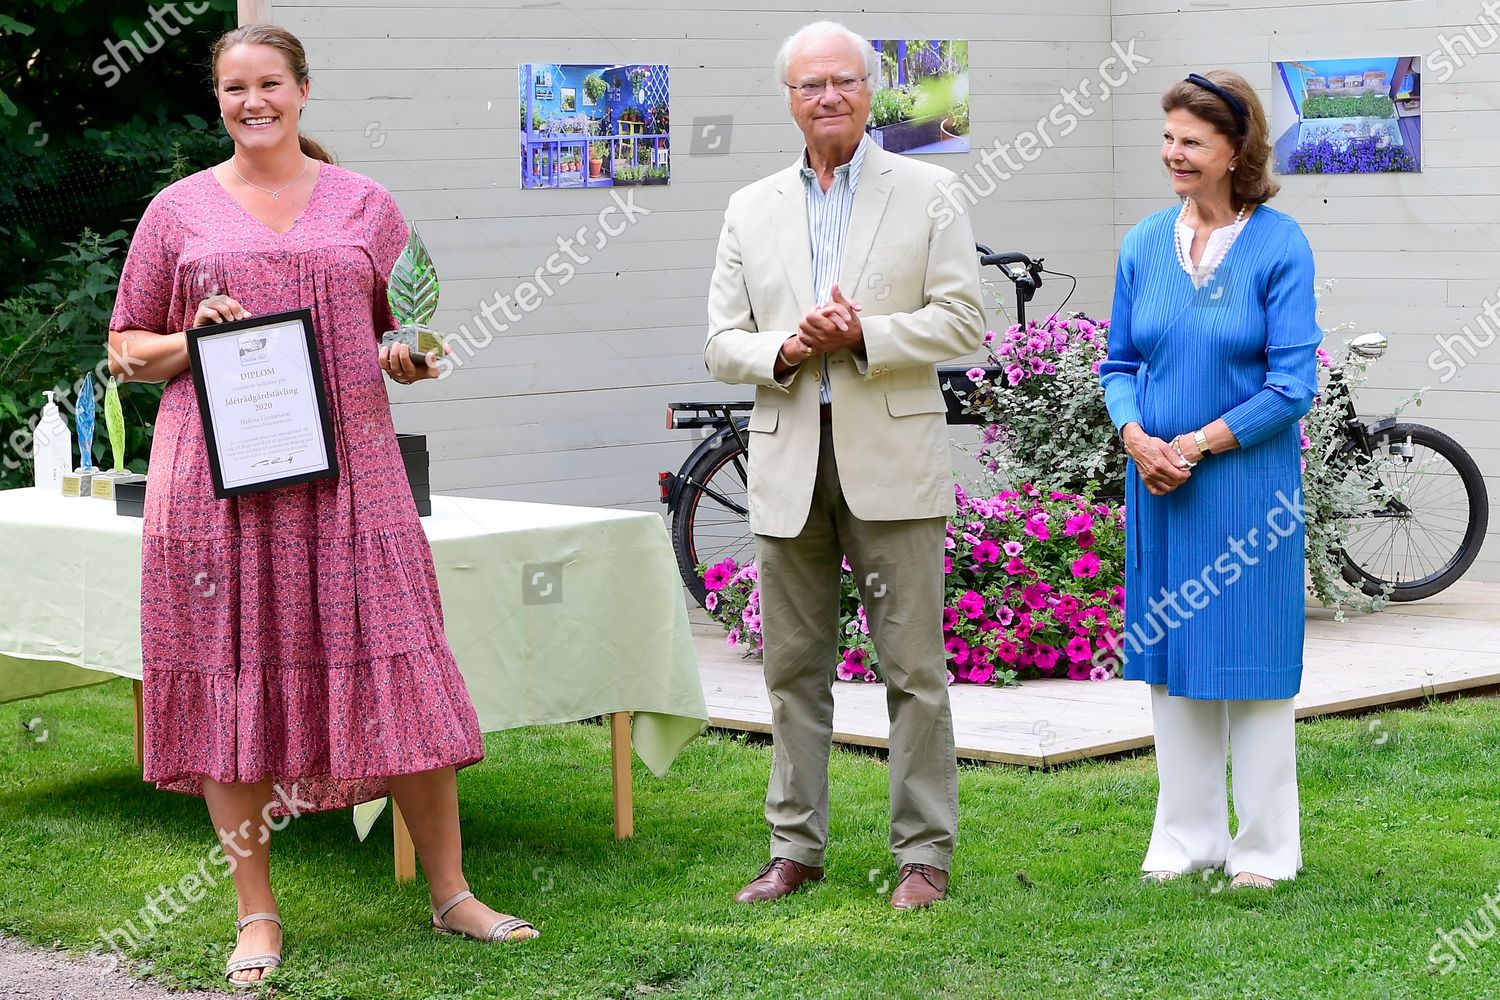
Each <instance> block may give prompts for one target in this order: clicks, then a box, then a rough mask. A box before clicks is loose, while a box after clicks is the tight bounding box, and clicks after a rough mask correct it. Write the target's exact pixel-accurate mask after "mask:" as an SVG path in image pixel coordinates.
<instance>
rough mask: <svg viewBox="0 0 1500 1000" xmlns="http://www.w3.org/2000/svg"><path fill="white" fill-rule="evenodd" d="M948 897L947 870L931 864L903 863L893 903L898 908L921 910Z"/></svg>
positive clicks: (893, 895)
mask: <svg viewBox="0 0 1500 1000" xmlns="http://www.w3.org/2000/svg"><path fill="white" fill-rule="evenodd" d="M947 898H948V873H947V872H945V871H943V870H942V869H941V868H934V867H932V866H931V865H902V866H901V875H900V876H899V877H898V878H897V879H896V891H895V892H893V893H891V905H892V906H894V907H895V908H896V909H898V910H920V909H923V908H925V907H928V906H931V905H932V904H933V903H935V902H937V901H938V900H940V899H947Z"/></svg>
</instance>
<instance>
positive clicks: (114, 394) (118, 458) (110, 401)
mask: <svg viewBox="0 0 1500 1000" xmlns="http://www.w3.org/2000/svg"><path fill="white" fill-rule="evenodd" d="M104 429H105V430H106V431H107V432H108V433H109V450H110V453H111V454H112V455H113V456H114V460H115V467H114V468H113V469H110V470H109V471H108V472H96V473H94V482H93V495H94V496H95V497H96V498H98V499H100V500H114V499H115V498H116V495H115V487H117V486H120V485H122V484H124V483H139V482H143V481H144V480H145V478H146V477H145V476H143V475H141V474H140V473H139V472H131V471H130V470H129V469H127V468H125V411H124V410H123V409H122V408H121V407H120V386H119V384H118V383H116V382H115V380H114V378H113V377H111V378H110V380H109V382H108V383H107V384H106V385H105V387H104Z"/></svg>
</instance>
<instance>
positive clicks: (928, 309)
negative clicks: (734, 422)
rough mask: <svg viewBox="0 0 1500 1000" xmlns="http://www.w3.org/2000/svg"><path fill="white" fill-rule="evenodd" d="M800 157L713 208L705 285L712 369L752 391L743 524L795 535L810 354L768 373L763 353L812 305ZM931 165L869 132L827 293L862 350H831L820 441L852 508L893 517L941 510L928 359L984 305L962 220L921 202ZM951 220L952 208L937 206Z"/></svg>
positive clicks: (975, 326)
mask: <svg viewBox="0 0 1500 1000" xmlns="http://www.w3.org/2000/svg"><path fill="white" fill-rule="evenodd" d="M801 166H802V158H801V156H800V155H799V156H798V158H797V162H796V163H795V164H794V165H793V166H791V167H789V168H787V169H786V170H782V171H779V172H778V173H775V174H772V175H771V176H770V177H767V178H764V179H763V180H759V181H756V182H755V183H754V184H751V185H749V186H747V187H744V188H741V189H740V190H739V191H736V192H735V193H734V195H733V196H732V197H731V198H730V199H729V207H728V209H726V210H725V212H724V229H723V231H722V232H721V233H720V235H719V249H718V259H717V261H716V262H715V264H714V274H713V282H712V284H711V286H710V288H709V293H708V343H707V346H706V347H705V349H704V354H703V358H704V361H705V363H706V364H707V365H708V370H709V372H710V373H712V374H713V377H714V378H716V379H718V380H719V381H721V382H728V383H731V384H735V385H754V386H755V387H756V388H755V408H754V410H752V411H751V414H750V435H749V442H750V468H749V479H750V484H749V485H750V526H751V528H752V529H753V530H754V531H755V532H757V533H758V534H763V535H772V536H776V537H781V538H791V537H795V536H796V535H798V534H799V533H801V530H802V526H803V525H804V524H805V523H806V521H807V512H808V510H809V508H810V506H811V501H812V490H813V478H814V476H815V474H816V472H817V466H818V442H819V435H820V433H821V427H820V423H821V421H820V418H819V413H818V402H819V400H818V396H819V389H820V388H821V383H822V379H823V372H822V364H821V359H820V358H818V357H813V358H810V359H809V360H808V361H806V362H804V363H803V364H801V365H799V366H798V368H797V369H796V370H794V371H793V372H791V373H790V374H789V375H787V376H783V379H782V380H781V381H778V380H777V379H776V378H775V376H774V374H773V372H774V368H775V364H776V352H777V350H778V349H779V348H780V347H781V344H782V342H783V341H785V340H786V338H788V337H790V336H791V335H792V334H794V333H796V332H797V327H798V325H799V324H800V323H801V321H802V318H803V316H805V315H806V314H807V311H808V310H809V309H812V308H813V307H814V306H816V305H818V304H819V303H816V302H814V301H813V279H812V250H811V248H810V246H809V239H810V238H809V236H808V229H807V193H806V189H805V188H804V186H803V180H802V177H801V174H800V170H801ZM954 182H955V177H954V175H953V173H952V172H951V171H949V170H946V169H944V168H942V167H938V166H934V165H932V164H930V163H924V162H922V161H920V160H914V159H910V158H907V157H903V156H898V155H896V154H894V153H887V152H886V151H885V150H883V149H881V148H880V147H878V146H876V145H875V144H874V143H873V142H872V143H870V144H869V146H868V148H867V149H866V151H865V161H864V165H863V167H862V168H861V171H860V176H859V187H858V188H857V189H856V190H855V192H854V208H853V212H852V214H851V216H850V220H849V234H848V237H847V239H846V240H845V243H844V260H843V266H842V270H841V272H840V279H839V290H840V291H841V292H843V294H844V297H845V298H848V299H853V300H854V301H856V302H858V303H859V304H860V305H861V306H863V309H862V311H861V312H860V322H861V323H862V324H863V326H864V334H865V358H864V359H863V360H861V359H859V358H857V357H855V356H854V355H853V354H852V353H851V352H849V351H839V352H837V353H835V354H833V355H831V356H830V357H829V359H828V360H829V365H828V379H829V386H828V388H829V395H830V398H831V400H832V404H833V445H834V454H835V456H836V458H837V461H838V468H839V480H840V482H841V484H842V486H843V491H844V497H845V500H846V502H847V503H848V504H849V510H850V511H851V512H852V513H853V514H854V516H855V517H858V518H860V519H862V520H867V521H894V520H903V519H907V518H922V517H942V516H946V515H949V514H951V513H953V510H954V501H953V463H952V460H951V457H950V445H949V437H948V427H947V422H946V417H945V413H946V410H947V407H946V406H945V405H944V401H943V396H942V391H941V390H940V389H939V388H938V376H937V368H936V366H937V365H938V364H939V363H942V362H946V361H950V360H952V359H954V358H957V357H962V356H963V355H965V354H970V353H972V352H974V351H976V350H978V348H979V346H980V344H981V343H982V342H983V340H984V323H985V319H984V308H983V305H982V300H981V298H980V290H979V261H978V257H977V255H976V254H975V251H974V235H973V230H972V227H971V226H970V224H969V220H968V218H967V217H966V216H964V215H959V216H958V217H957V219H956V220H955V221H953V222H951V223H949V224H948V225H946V226H939V225H938V223H937V221H936V220H934V219H933V218H932V217H931V216H930V215H929V211H928V206H929V205H930V204H933V203H935V202H936V201H937V200H939V199H940V198H941V195H940V194H939V191H938V185H939V184H943V183H948V184H952V183H954ZM950 217H951V216H950Z"/></svg>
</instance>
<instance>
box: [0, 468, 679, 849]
mask: <svg viewBox="0 0 1500 1000" xmlns="http://www.w3.org/2000/svg"><path fill="white" fill-rule="evenodd" d="M141 523H142V522H141V520H140V518H135V517H124V516H121V515H118V514H116V513H115V510H114V504H113V503H111V502H108V501H104V500H96V499H93V498H88V497H85V498H65V497H62V496H56V495H53V494H51V493H48V492H44V491H41V490H36V489H20V490H5V491H0V588H3V600H0V607H3V608H4V613H3V615H0V702H5V701H13V700H16V699H18V698H26V697H31V696H34V695H39V694H46V693H49V692H53V691H61V690H66V689H68V688H75V687H83V686H86V685H90V684H98V683H101V682H103V681H107V680H109V679H111V677H113V676H119V677H129V678H133V679H135V680H136V681H137V682H139V680H140V677H141V641H140V636H141V633H140V598H141ZM422 526H423V527H424V528H425V529H426V531H427V537H428V540H429V541H430V542H431V544H432V555H433V561H434V563H435V565H436V567H437V575H438V586H439V589H440V591H441V593H442V600H443V617H444V623H445V627H446V631H447V635H448V642H449V645H451V646H452V647H453V653H454V656H455V658H456V659H457V661H458V665H459V668H460V669H461V670H462V671H463V675H464V680H465V682H466V683H467V685H468V688H469V695H470V697H471V698H472V699H473V702H474V708H475V710H476V712H477V713H478V715H479V726H480V729H481V730H482V731H484V732H495V731H498V730H503V729H514V728H518V727H521V726H537V725H547V724H553V723H563V722H574V721H578V720H580V719H591V718H596V717H599V716H610V717H611V732H612V735H613V737H614V744H615V747H614V754H613V758H614V759H613V773H614V781H615V829H616V833H617V835H619V836H629V835H630V833H631V832H632V829H633V826H632V822H633V815H632V809H631V795H630V756H629V755H630V749H631V747H632V746H633V747H634V749H635V752H636V753H637V754H639V756H640V758H641V760H642V762H644V763H645V764H646V766H647V767H648V768H650V770H651V771H652V772H653V773H654V774H656V775H658V776H661V775H663V774H665V773H666V770H667V768H668V767H670V766H671V763H672V761H673V759H674V758H676V756H677V754H678V752H679V751H681V750H682V748H683V747H684V746H686V745H687V744H688V743H689V742H690V741H691V740H692V739H693V738H694V737H695V736H697V735H698V734H699V733H700V732H702V731H703V729H704V727H705V726H706V725H707V721H708V710H707V708H706V706H705V704H704V700H703V687H702V683H701V681H700V679H699V676H698V663H697V659H696V658H695V656H694V653H693V644H692V639H691V635H690V632H689V626H688V619H687V609H686V605H685V603H684V600H683V594H682V586H681V583H680V580H679V579H678V576H677V567H676V562H675V559H674V556H673V552H672V547H671V543H670V542H669V541H668V539H667V533H666V528H665V526H664V525H663V523H662V520H661V518H660V517H658V516H656V515H655V514H651V513H641V512H632V511H620V510H607V509H596V508H588V507H566V506H561V505H554V504H537V503H516V502H512V501H504V500H485V499H479V498H474V497H451V496H434V497H433V498H432V515H431V516H430V517H424V518H422ZM136 692H137V720H136V724H137V753H139V726H140V718H139V686H138V685H137V688H136ZM375 811H377V809H372V808H370V807H358V808H357V809H356V818H357V821H358V822H360V824H361V826H362V827H363V828H366V829H367V828H368V823H369V822H370V821H371V820H372V819H373V818H374V816H373V814H374V812H375ZM397 826H398V834H401V835H404V833H405V831H404V829H403V828H402V827H401V824H400V821H399V816H398V817H397ZM410 854H411V852H410V849H409V842H408V841H405V838H404V836H401V837H400V838H399V839H398V851H397V872H398V877H409V875H410V874H411V872H412V870H413V859H412V858H411V856H410Z"/></svg>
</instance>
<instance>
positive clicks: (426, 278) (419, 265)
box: [380, 225, 443, 365]
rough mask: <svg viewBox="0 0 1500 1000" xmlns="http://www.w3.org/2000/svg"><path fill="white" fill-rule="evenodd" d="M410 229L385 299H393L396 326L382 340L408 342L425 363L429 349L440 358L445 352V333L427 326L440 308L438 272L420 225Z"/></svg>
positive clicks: (413, 355) (419, 361)
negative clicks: (421, 233) (419, 227)
mask: <svg viewBox="0 0 1500 1000" xmlns="http://www.w3.org/2000/svg"><path fill="white" fill-rule="evenodd" d="M407 231H408V232H409V234H410V235H409V236H408V237H407V240H406V248H405V249H404V250H402V251H401V256H400V257H397V258H396V263H395V265H394V266H393V267H392V268H391V276H390V280H389V281H388V282H387V283H386V293H385V294H386V301H387V302H389V303H390V306H391V316H392V317H394V318H395V320H396V329H394V330H388V331H386V333H385V334H384V335H383V336H382V337H381V338H380V342H381V344H382V346H385V345H389V346H391V347H395V345H397V344H405V345H406V346H407V347H408V348H410V349H411V358H412V361H413V362H415V363H416V364H419V365H420V364H425V363H426V362H425V360H424V359H425V356H426V355H427V354H428V353H429V352H431V353H433V354H436V355H437V356H438V357H439V358H441V357H442V356H443V339H442V336H441V335H440V334H438V333H437V331H435V330H432V329H430V328H429V327H428V326H427V323H428V321H429V320H431V319H432V316H433V313H435V312H437V304H438V276H437V268H436V267H435V266H434V265H433V263H432V257H431V255H429V254H428V253H427V247H426V246H425V245H424V244H423V243H422V237H420V236H418V235H417V227H416V226H412V225H408V226H407Z"/></svg>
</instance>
